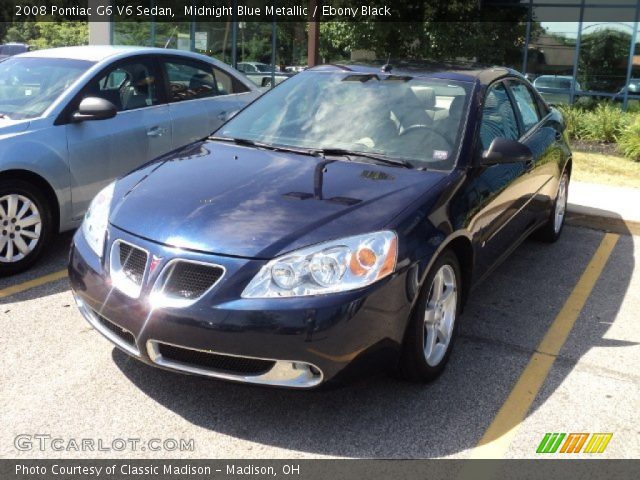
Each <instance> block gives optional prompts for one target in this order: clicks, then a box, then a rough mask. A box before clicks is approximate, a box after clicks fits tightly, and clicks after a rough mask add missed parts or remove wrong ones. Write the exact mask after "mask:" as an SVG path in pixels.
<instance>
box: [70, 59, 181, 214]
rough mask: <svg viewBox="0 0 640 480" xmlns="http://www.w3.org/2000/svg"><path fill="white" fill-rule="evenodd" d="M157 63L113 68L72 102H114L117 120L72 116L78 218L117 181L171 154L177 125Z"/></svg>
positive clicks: (121, 63)
mask: <svg viewBox="0 0 640 480" xmlns="http://www.w3.org/2000/svg"><path fill="white" fill-rule="evenodd" d="M158 78H159V76H158V72H157V66H156V64H155V61H154V60H153V58H151V57H149V56H138V57H132V58H128V59H126V60H121V61H119V62H117V63H114V64H113V65H111V66H109V67H107V68H106V69H104V70H102V71H101V72H100V73H98V74H97V75H96V76H95V77H94V78H93V79H92V80H90V81H89V82H88V83H87V85H86V87H85V88H84V89H83V90H82V92H81V93H80V94H79V95H78V96H77V97H76V98H75V99H74V100H73V101H72V104H73V105H70V108H68V109H67V110H68V112H69V113H72V112H73V111H75V110H76V109H77V106H78V105H79V103H80V102H81V101H82V99H84V98H87V97H100V98H104V99H106V100H109V101H110V102H111V103H113V104H114V105H115V106H116V108H117V110H118V113H117V114H116V116H115V117H113V118H110V119H106V120H99V121H85V122H74V121H73V120H72V119H71V115H67V120H66V122H67V123H66V136H67V148H68V153H69V166H70V172H71V180H72V185H71V195H72V201H73V213H74V217H79V216H81V215H82V214H83V213H84V211H85V210H86V209H87V207H88V205H89V202H90V201H91V199H92V198H93V197H94V196H95V194H96V193H97V192H98V191H99V190H100V189H101V188H102V187H104V186H105V185H107V184H108V183H109V182H111V181H112V180H113V179H115V178H117V177H119V176H122V175H124V174H126V173H128V172H129V171H131V170H133V169H135V168H137V167H138V166H140V165H143V164H144V163H146V162H148V161H149V160H152V159H153V158H155V157H157V156H159V155H162V154H164V153H166V152H168V151H170V150H171V147H172V145H171V120H170V116H169V107H168V105H166V101H165V98H164V96H163V95H164V92H163V90H162V89H161V88H159V85H158V84H157V79H158Z"/></svg>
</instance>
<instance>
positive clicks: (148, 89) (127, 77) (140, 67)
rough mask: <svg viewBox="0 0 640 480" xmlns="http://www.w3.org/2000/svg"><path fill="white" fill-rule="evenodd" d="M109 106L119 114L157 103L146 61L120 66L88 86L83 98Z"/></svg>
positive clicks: (155, 87) (150, 68)
mask: <svg viewBox="0 0 640 480" xmlns="http://www.w3.org/2000/svg"><path fill="white" fill-rule="evenodd" d="M83 96H84V97H85V98H86V97H99V98H104V99H105V100H108V101H110V102H111V103H113V104H114V105H115V106H116V108H117V109H118V111H119V112H123V111H126V110H135V109H137V108H144V107H150V106H152V105H157V104H158V103H159V100H158V93H157V85H156V77H155V75H154V71H153V67H152V66H151V64H150V62H149V61H147V60H135V61H131V62H127V63H122V64H119V65H117V66H115V67H114V68H112V69H110V70H109V71H107V72H106V73H105V74H102V75H100V77H99V78H97V79H94V80H93V81H91V82H90V83H89V85H88V86H87V89H86V90H85V92H84V95H83Z"/></svg>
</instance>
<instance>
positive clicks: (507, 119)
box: [480, 83, 520, 150]
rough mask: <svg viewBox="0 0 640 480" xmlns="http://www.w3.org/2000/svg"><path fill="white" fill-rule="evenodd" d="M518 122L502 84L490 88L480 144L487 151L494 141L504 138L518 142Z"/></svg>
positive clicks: (484, 107) (486, 99)
mask: <svg viewBox="0 0 640 480" xmlns="http://www.w3.org/2000/svg"><path fill="white" fill-rule="evenodd" d="M519 136H520V134H519V132H518V122H517V121H516V115H515V112H514V110H513V105H512V104H511V100H509V96H508V95H507V90H506V89H505V87H504V85H503V84H502V83H498V84H496V85H494V86H492V87H490V88H489V90H488V91H487V94H486V96H485V99H484V106H483V108H482V121H481V123H480V143H481V145H482V149H483V150H487V149H488V148H489V145H491V142H492V141H493V139H495V138H498V137H502V138H508V139H511V140H517V139H518V137H519Z"/></svg>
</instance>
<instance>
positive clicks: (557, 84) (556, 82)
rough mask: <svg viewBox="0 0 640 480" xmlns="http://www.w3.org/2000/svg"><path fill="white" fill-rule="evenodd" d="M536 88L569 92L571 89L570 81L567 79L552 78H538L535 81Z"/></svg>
mask: <svg viewBox="0 0 640 480" xmlns="http://www.w3.org/2000/svg"><path fill="white" fill-rule="evenodd" d="M535 83H536V85H535V86H536V87H542V88H559V89H562V90H569V89H571V80H570V79H568V78H554V77H548V78H542V77H541V78H538V79H537V80H536V82H535Z"/></svg>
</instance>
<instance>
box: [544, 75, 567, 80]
mask: <svg viewBox="0 0 640 480" xmlns="http://www.w3.org/2000/svg"><path fill="white" fill-rule="evenodd" d="M538 78H559V79H561V80H573V77H572V76H571V75H540V76H539V77H538ZM538 78H536V80H537V79H538Z"/></svg>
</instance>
